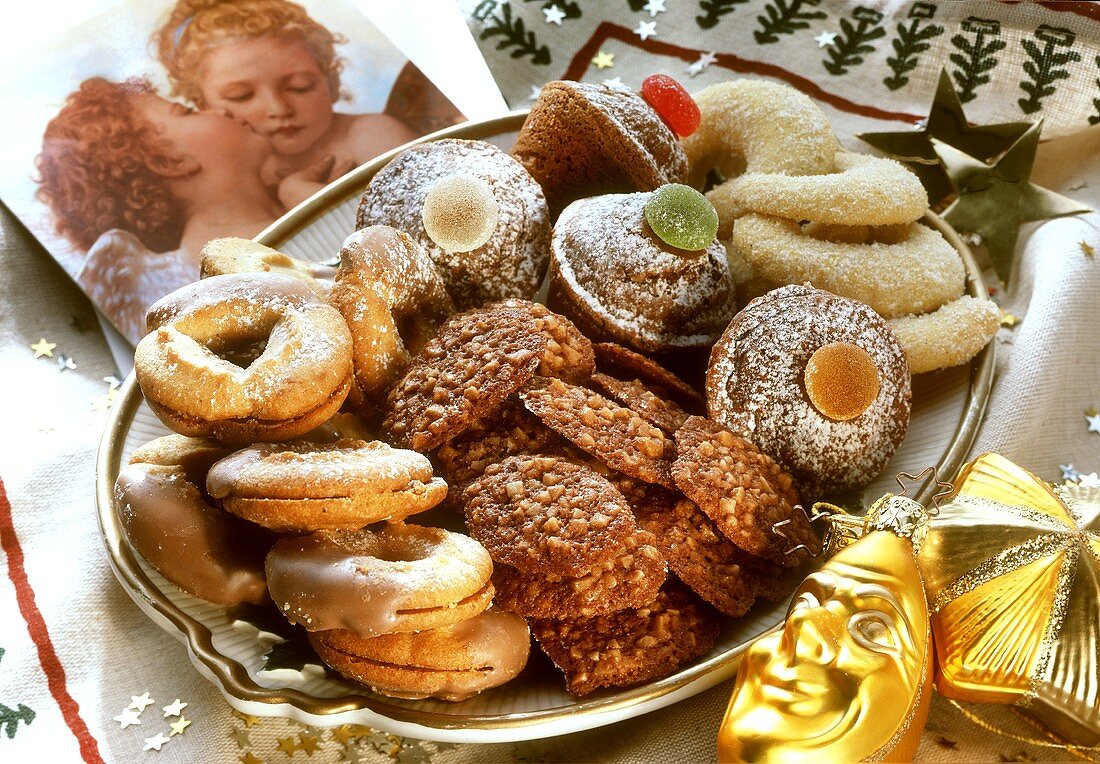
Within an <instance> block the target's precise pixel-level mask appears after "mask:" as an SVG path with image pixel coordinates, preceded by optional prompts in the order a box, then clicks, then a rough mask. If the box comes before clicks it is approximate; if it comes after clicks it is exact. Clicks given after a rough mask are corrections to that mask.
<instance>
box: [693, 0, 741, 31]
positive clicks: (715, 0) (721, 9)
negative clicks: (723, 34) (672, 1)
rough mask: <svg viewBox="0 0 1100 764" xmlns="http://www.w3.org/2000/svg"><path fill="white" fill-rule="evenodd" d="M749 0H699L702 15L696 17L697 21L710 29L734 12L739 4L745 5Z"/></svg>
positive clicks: (701, 25)
mask: <svg viewBox="0 0 1100 764" xmlns="http://www.w3.org/2000/svg"><path fill="white" fill-rule="evenodd" d="M748 1H749V0H699V9H700V10H702V11H703V15H702V16H696V17H695V23H696V24H698V25H699V26H700V27H702V28H703V29H710V28H711V27H713V26H715V25H716V24H717V23H718V21H719V20H720V19H721V18H722V17H723V16H725V15H726V14H727V13H733V12H734V11H735V10H737V6H739V5H744V4H745V3H747V2H748Z"/></svg>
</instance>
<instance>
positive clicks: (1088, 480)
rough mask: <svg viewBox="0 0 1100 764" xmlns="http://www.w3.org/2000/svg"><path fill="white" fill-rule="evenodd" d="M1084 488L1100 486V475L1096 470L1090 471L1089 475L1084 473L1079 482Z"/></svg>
mask: <svg viewBox="0 0 1100 764" xmlns="http://www.w3.org/2000/svg"><path fill="white" fill-rule="evenodd" d="M1077 485H1079V486H1081V487H1082V488H1100V475H1097V474H1096V473H1095V472H1090V473H1089V474H1088V475H1082V476H1081V481H1080V482H1079V483H1078V484H1077Z"/></svg>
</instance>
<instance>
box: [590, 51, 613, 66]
mask: <svg viewBox="0 0 1100 764" xmlns="http://www.w3.org/2000/svg"><path fill="white" fill-rule="evenodd" d="M592 63H593V64H595V65H596V68H597V69H610V68H611V67H613V66H614V65H615V54H614V53H605V52H604V51H602V50H601V51H600V52H599V53H597V54H596V57H595V58H593V59H592Z"/></svg>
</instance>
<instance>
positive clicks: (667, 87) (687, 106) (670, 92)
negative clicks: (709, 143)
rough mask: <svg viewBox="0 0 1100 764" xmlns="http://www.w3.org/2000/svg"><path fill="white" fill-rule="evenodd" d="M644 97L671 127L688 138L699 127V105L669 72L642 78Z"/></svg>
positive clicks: (679, 134) (682, 136) (681, 135)
mask: <svg viewBox="0 0 1100 764" xmlns="http://www.w3.org/2000/svg"><path fill="white" fill-rule="evenodd" d="M642 98H644V99H645V100H646V103H648V104H649V105H650V106H652V107H653V110H654V111H655V112H657V114H658V116H660V118H661V119H662V120H663V121H664V123H665V124H666V125H668V126H669V129H670V130H672V132H674V133H676V135H678V136H680V137H681V138H686V137H688V136H689V135H691V134H692V133H694V132H695V131H696V130H698V129H699V121H700V118H701V115H700V113H699V106H698V104H696V103H695V99H694V98H692V97H691V94H690V93H688V92H687V91H686V90H684V86H683V85H681V84H680V83H679V82H677V81H676V80H674V79H672V78H671V77H669V76H668V75H667V74H651V75H649V76H648V77H646V78H645V79H644V80H642Z"/></svg>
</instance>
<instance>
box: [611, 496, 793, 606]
mask: <svg viewBox="0 0 1100 764" xmlns="http://www.w3.org/2000/svg"><path fill="white" fill-rule="evenodd" d="M672 499H673V500H672V501H668V500H667V499H666V500H665V501H663V502H662V501H650V502H647V503H646V504H643V505H632V506H634V512H635V517H637V519H638V524H639V525H641V526H642V527H643V528H645V529H646V530H647V531H649V532H650V533H652V534H653V535H654V537H655V538H656V539H657V548H658V549H660V550H661V553H662V554H663V555H664V557H665V559H666V560H668V566H669V568H671V569H672V572H673V573H675V574H676V576H677V578H679V579H680V580H681V581H683V582H684V583H685V584H687V585H688V587H689V588H690V589H691V590H692V591H693V592H695V593H696V594H698V595H699V596H700V597H702V598H703V599H705V600H706V601H707V602H709V603H710V604H711V605H713V606H714V607H715V608H716V609H717V610H718V611H719V612H722V613H725V614H726V615H732V616H740V615H744V614H745V613H746V612H748V609H749V608H750V607H752V605H753V603H754V602H755V601H756V598H757V597H767V598H768V599H773V600H774V599H780V598H782V597H783V596H785V595H787V594H789V593H790V591H791V589H792V588H793V586H794V582H793V581H792V580H790V577H789V576H788V575H787V574H786V573H787V571H786V569H784V568H781V567H779V566H778V565H774V564H772V563H770V562H768V561H767V560H763V559H761V558H759V557H754V556H753V555H751V554H749V553H748V552H745V551H743V550H742V549H740V548H739V547H737V546H736V545H735V544H733V543H732V542H730V540H729V539H727V538H726V537H725V536H723V535H722V534H721V533H720V532H719V531H718V528H717V527H716V526H715V525H714V523H713V522H712V521H711V520H710V518H708V517H707V516H706V515H705V514H703V512H702V511H701V510H700V509H699V507H698V506H696V504H695V502H693V501H692V500H691V499H685V498H683V497H679V499H676V498H675V497H672Z"/></svg>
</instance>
